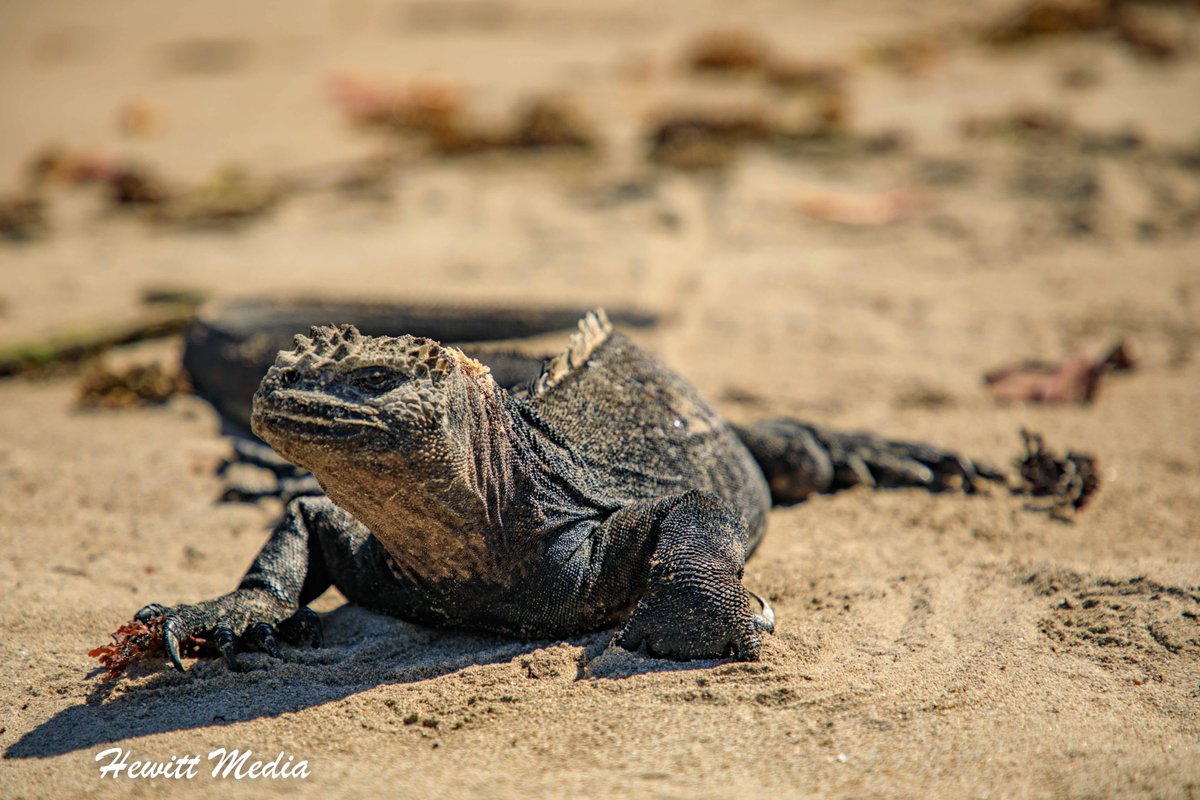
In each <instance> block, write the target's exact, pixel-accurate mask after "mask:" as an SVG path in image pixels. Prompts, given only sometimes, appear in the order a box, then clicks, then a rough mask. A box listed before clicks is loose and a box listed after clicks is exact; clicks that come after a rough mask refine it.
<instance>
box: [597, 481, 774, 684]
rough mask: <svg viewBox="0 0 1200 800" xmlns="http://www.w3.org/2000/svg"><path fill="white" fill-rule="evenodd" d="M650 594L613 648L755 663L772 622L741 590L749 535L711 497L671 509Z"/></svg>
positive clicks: (664, 517)
mask: <svg viewBox="0 0 1200 800" xmlns="http://www.w3.org/2000/svg"><path fill="white" fill-rule="evenodd" d="M655 527H656V531H657V541H656V543H655V546H654V552H653V555H652V557H651V558H650V562H649V571H648V575H647V579H646V589H645V593H644V594H643V595H642V597H641V599H640V600H639V601H638V604H637V607H636V608H635V609H634V612H633V615H632V616H631V617H630V618H629V620H628V621H627V622H626V623H625V624H624V625H623V626H622V627H621V629H620V630H619V631H618V632H617V634H616V636H615V638H614V641H615V642H616V643H617V644H619V645H620V646H621V647H624V648H626V649H627V650H636V649H638V648H639V647H640V646H643V645H644V646H645V648H646V650H647V652H649V653H650V654H651V655H655V656H661V657H664V658H673V659H679V660H686V659H694V658H723V657H725V656H728V655H733V656H734V657H736V658H738V659H741V660H743V661H754V660H756V659H757V658H758V655H759V651H760V650H761V649H762V638H761V636H760V632H762V631H767V632H770V631H772V630H773V629H774V619H773V615H771V614H770V611H769V608H768V607H766V606H765V604H764V609H763V610H764V613H763V614H759V613H757V612H754V611H753V610H752V609H751V595H750V593H749V592H748V591H746V589H745V588H744V587H743V586H742V570H743V567H744V565H745V559H746V542H747V531H746V524H745V522H744V521H743V520H742V518H741V516H740V515H739V514H738V513H737V512H736V511H735V510H733V508H732V507H731V506H729V505H728V504H726V503H724V502H722V501H721V500H720V499H719V498H717V497H716V496H715V495H712V494H709V493H707V492H698V491H697V492H688V493H687V494H684V495H682V496H680V497H679V498H676V499H673V500H671V501H667V503H666V504H664V507H663V509H662V512H661V515H660V516H659V518H658V520H657V524H656V526H655Z"/></svg>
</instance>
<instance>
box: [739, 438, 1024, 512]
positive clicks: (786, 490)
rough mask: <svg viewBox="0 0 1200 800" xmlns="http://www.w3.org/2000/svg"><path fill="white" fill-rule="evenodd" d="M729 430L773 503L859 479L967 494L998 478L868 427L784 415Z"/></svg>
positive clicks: (983, 467) (852, 483)
mask: <svg viewBox="0 0 1200 800" xmlns="http://www.w3.org/2000/svg"><path fill="white" fill-rule="evenodd" d="M735 430H736V432H737V434H738V438H740V439H741V440H742V443H743V444H745V445H746V447H747V448H748V449H749V450H750V453H751V454H752V455H753V456H754V460H755V461H757V462H758V465H759V467H760V468H761V469H762V471H763V474H764V475H765V476H766V478H767V483H768V484H769V485H770V487H771V497H772V499H773V500H774V501H775V502H776V503H796V502H799V501H801V500H803V499H805V498H806V497H808V496H809V495H811V494H814V493H820V492H836V491H839V490H841V489H848V488H850V487H852V486H859V485H863V486H867V487H870V488H888V489H890V488H901V487H916V488H921V489H927V490H928V491H931V492H941V491H947V490H951V489H958V490H961V491H963V492H966V493H968V494H970V493H972V492H974V491H975V489H976V487H977V485H978V483H979V482H980V481H1003V480H1004V475H1003V474H1002V473H1000V472H999V471H997V470H995V469H993V468H992V467H989V466H987V465H986V464H982V463H979V462H976V461H972V460H971V459H969V458H966V457H965V456H961V455H958V454H957V453H953V452H951V451H949V450H942V449H939V448H937V447H932V446H930V445H926V444H919V443H914V442H903V441H896V440H892V439H885V438H883V437H882V436H876V435H875V434H871V433H845V432H842V431H834V430H830V429H829V428H823V427H819V426H817V425H810V424H808V423H804V422H801V421H799V420H795V419H787V418H780V419H770V420H765V421H763V422H759V423H756V424H754V425H751V426H750V427H748V428H741V427H739V428H736V429H735Z"/></svg>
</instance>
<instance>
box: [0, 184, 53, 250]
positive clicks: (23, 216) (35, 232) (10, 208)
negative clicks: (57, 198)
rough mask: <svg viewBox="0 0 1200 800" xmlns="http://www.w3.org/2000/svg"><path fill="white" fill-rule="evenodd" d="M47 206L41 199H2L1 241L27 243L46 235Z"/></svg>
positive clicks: (35, 197)
mask: <svg viewBox="0 0 1200 800" xmlns="http://www.w3.org/2000/svg"><path fill="white" fill-rule="evenodd" d="M49 228H50V225H49V223H48V222H47V220H46V204H45V203H44V202H43V201H42V199H41V198H40V197H37V196H35V195H26V196H18V197H0V239H7V240H8V241H10V242H27V241H31V240H33V239H38V238H41V237H42V236H44V235H46V232H47V231H48V230H49Z"/></svg>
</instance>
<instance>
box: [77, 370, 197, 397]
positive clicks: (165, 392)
mask: <svg viewBox="0 0 1200 800" xmlns="http://www.w3.org/2000/svg"><path fill="white" fill-rule="evenodd" d="M189 391H191V385H190V384H189V382H188V379H187V375H185V374H184V373H183V372H181V371H180V370H178V369H168V368H165V367H163V366H162V365H161V364H157V363H152V364H137V365H134V366H131V367H126V368H125V369H120V370H114V369H112V368H110V367H108V366H107V365H105V364H97V365H95V366H94V367H93V368H92V369H91V370H90V371H89V372H88V373H87V374H85V375H84V376H83V378H82V379H81V380H80V382H79V390H78V396H77V400H76V403H77V404H78V405H79V406H80V407H81V408H133V407H137V406H151V405H161V404H162V403H165V402H167V400H169V399H171V398H172V397H174V396H175V395H177V394H186V393H187V392H189Z"/></svg>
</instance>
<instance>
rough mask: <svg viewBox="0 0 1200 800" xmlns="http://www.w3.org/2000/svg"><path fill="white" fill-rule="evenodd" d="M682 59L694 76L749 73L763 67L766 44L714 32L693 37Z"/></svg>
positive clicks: (729, 32)
mask: <svg viewBox="0 0 1200 800" xmlns="http://www.w3.org/2000/svg"><path fill="white" fill-rule="evenodd" d="M686 58H687V63H688V66H690V67H691V68H692V69H693V70H694V71H696V72H753V71H755V70H759V69H762V68H763V67H764V66H765V65H766V64H767V62H768V60H769V59H770V53H769V49H768V47H767V44H766V42H764V41H763V40H762V39H760V38H759V37H758V36H755V35H754V34H752V33H748V32H746V31H739V30H717V31H709V32H707V33H704V34H701V35H700V36H699V37H697V38H696V40H695V41H693V42H692V44H691V45H690V46H689V47H688V49H687V57H686Z"/></svg>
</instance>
